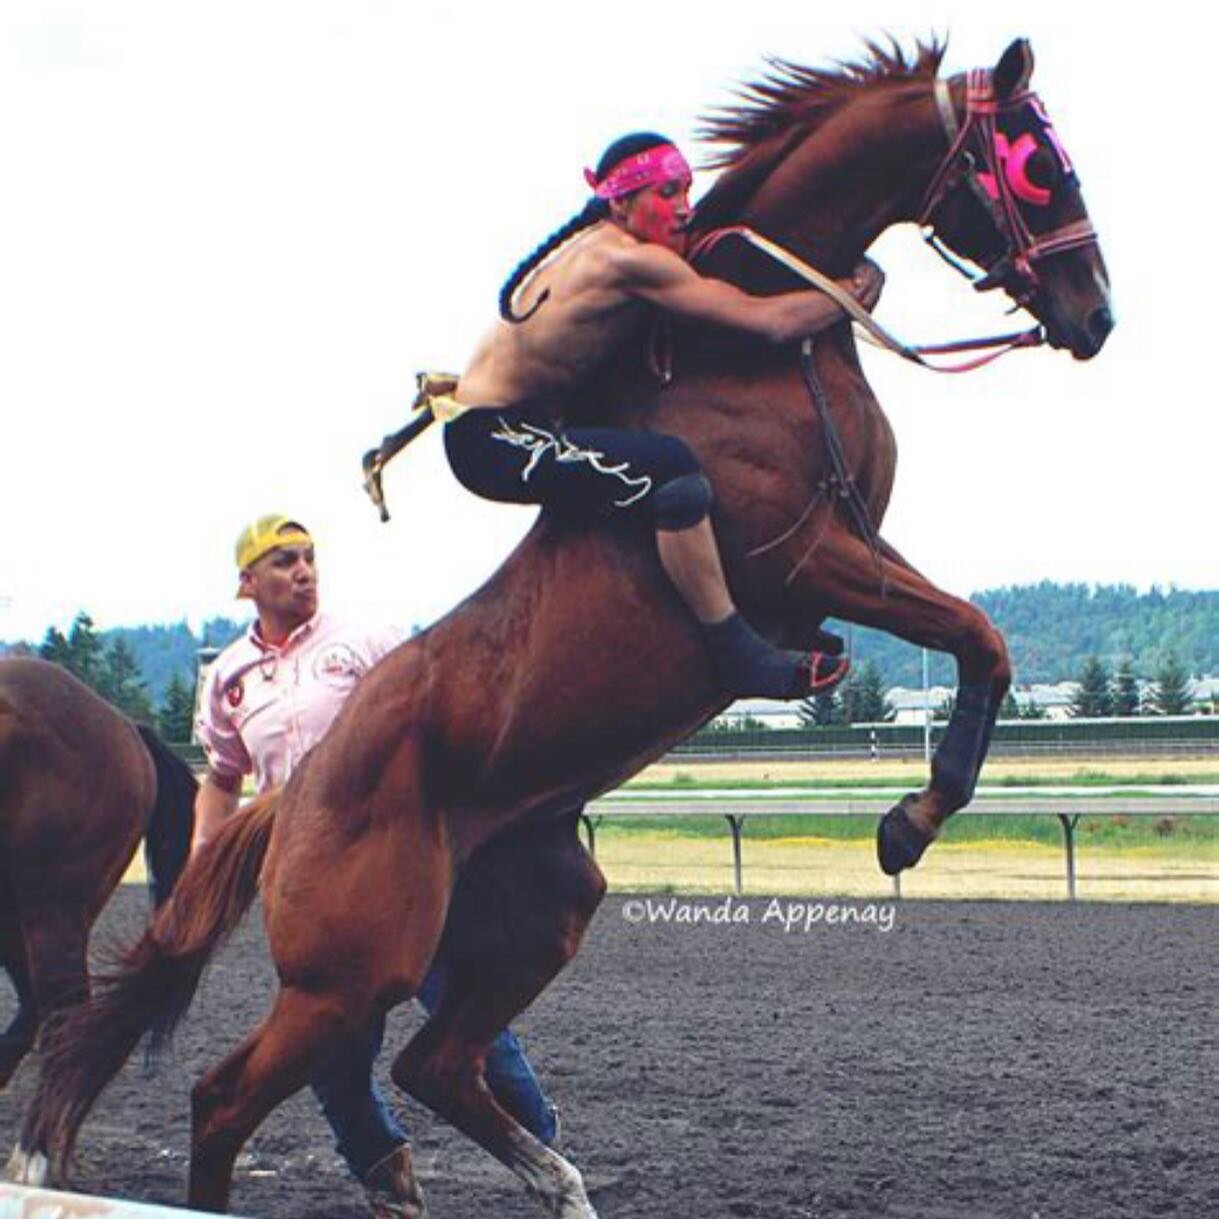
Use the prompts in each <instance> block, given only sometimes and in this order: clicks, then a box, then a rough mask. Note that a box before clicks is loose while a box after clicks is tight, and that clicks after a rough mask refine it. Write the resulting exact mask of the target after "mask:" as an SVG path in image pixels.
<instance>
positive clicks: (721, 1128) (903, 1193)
mask: <svg viewBox="0 0 1219 1219" xmlns="http://www.w3.org/2000/svg"><path fill="white" fill-rule="evenodd" d="M633 900H636V899H631V898H624V897H622V896H616V897H614V898H611V899H610V900H608V901H607V902H606V905H605V907H604V908H603V910H602V912H601V914H600V915H599V917H598V919H597V921H596V922H595V924H594V926H593V929H592V931H591V933H590V936H589V940H588V943H587V945H586V947H585V950H584V952H583V953H582V955H581V957H580V958H579V960H578V961H577V962H576V963H575V964H574V965H573V966H572V968H571V969H570V970H569V971H568V973H567V974H566V975H565V976H564V977H563V978H562V979H560V981H559V982H558V983H557V984H556V985H555V987H554V988H553V989H552V990H551V991H550V992H548V993H547V994H546V995H544V996H543V997H542V999H541V1000H539V1002H538V1003H537V1005H536V1006H535V1008H534V1009H533V1010H532V1011H531V1012H530V1013H528V1014H527V1015H526V1016H525V1017H524V1018H522V1019H521V1020H520V1021H519V1022H518V1024H517V1028H518V1031H520V1032H521V1033H522V1035H523V1036H524V1037H525V1039H526V1041H527V1042H528V1044H529V1047H530V1050H531V1053H532V1057H533V1058H534V1060H535V1062H536V1064H537V1066H538V1069H539V1071H540V1072H541V1074H542V1075H543V1076H544V1078H545V1079H546V1081H547V1083H548V1085H549V1089H550V1091H551V1093H552V1094H553V1095H554V1096H555V1098H556V1099H557V1100H558V1101H559V1103H560V1105H561V1106H562V1109H563V1114H564V1122H565V1131H566V1134H565V1146H566V1152H567V1154H568V1155H569V1156H570V1157H571V1158H572V1159H573V1160H574V1161H575V1162H576V1163H577V1164H578V1165H579V1166H580V1167H581V1169H582V1170H583V1171H584V1173H585V1177H586V1180H587V1182H588V1183H589V1185H590V1192H591V1195H592V1198H593V1201H594V1204H595V1205H596V1207H597V1210H598V1213H599V1215H600V1216H601V1219H645V1217H646V1219H721V1217H725V1216H728V1217H730V1216H759V1217H765V1219H787V1217H791V1219H797V1217H807V1216H816V1217H818V1219H830V1217H835V1219H836V1217H839V1216H842V1217H846V1216H850V1217H851V1219H855V1217H861V1216H868V1217H871V1216H884V1217H893V1219H950V1217H951V1219H1034V1217H1038V1219H1051V1216H1064V1217H1066V1216H1070V1217H1071V1219H1079V1217H1081V1216H1082V1217H1091V1216H1097V1217H1098V1219H1099V1217H1101V1216H1104V1217H1106V1219H1125V1217H1129V1219H1152V1217H1155V1216H1160V1215H1179V1216H1182V1217H1188V1219H1194V1217H1197V1216H1202V1215H1205V1214H1216V1213H1219V1164H1217V1160H1216V1155H1215V1153H1214V1151H1213V1150H1212V1149H1211V1135H1212V1134H1213V1131H1214V1130H1215V1129H1216V1128H1219V1103H1217V1101H1216V1092H1215V1087H1214V1081H1215V1072H1216V1055H1215V1051H1216V1044H1215V1043H1216V1033H1215V1026H1214V1008H1213V997H1214V989H1213V983H1214V974H1213V966H1214V947H1213V946H1214V944H1215V942H1216V931H1217V930H1219V911H1216V910H1215V909H1214V908H1213V907H1209V908H1207V907H1189V906H1118V905H1095V906H1090V905H1080V906H1076V907H1072V906H1070V905H1067V904H1065V903H1062V902H1054V903H1046V904H1038V903H1020V904H1011V905H1004V904H987V903H976V904H963V903H913V902H912V903H907V904H906V905H902V906H898V907H896V909H894V908H893V907H892V906H890V905H889V904H888V903H885V902H881V901H879V900H878V901H877V902H876V903H875V905H874V906H873V907H872V913H873V915H874V916H875V917H876V918H877V919H879V920H882V923H881V925H883V920H884V919H885V918H888V917H893V918H894V922H893V925H892V929H891V930H889V931H888V932H885V931H883V930H880V929H879V927H878V926H877V925H875V924H873V925H865V924H863V923H854V922H853V923H848V924H846V925H827V924H826V922H825V917H826V908H827V907H828V905H829V904H830V903H828V902H827V901H825V900H824V899H823V900H821V901H820V905H821V906H822V910H821V911H820V914H819V915H818V916H817V921H816V922H814V923H813V924H812V926H811V927H810V928H809V930H807V931H805V930H804V929H803V925H801V927H800V929H794V930H792V931H790V932H786V933H785V932H784V930H783V925H782V923H781V922H779V921H776V920H775V919H774V918H772V919H770V920H768V921H764V919H765V916H766V915H767V913H768V901H767V899H765V898H758V897H751V898H749V899H747V900H746V901H744V902H741V901H734V902H732V903H731V904H730V905H727V906H726V905H725V904H724V903H725V900H726V899H723V898H710V897H706V898H697V899H692V900H691V901H689V902H686V903H684V905H683V903H680V902H679V903H678V905H677V907H676V909H675V910H674V914H675V915H677V914H679V913H680V912H681V911H682V910H683V909H684V910H685V911H686V915H687V917H690V916H692V912H694V911H695V910H698V909H701V910H703V911H704V912H705V913H704V915H703V916H701V917H707V916H708V915H710V914H711V913H713V912H716V911H725V910H726V911H727V912H728V913H729V914H735V917H736V918H738V919H740V918H743V917H744V916H743V915H742V914H741V913H740V912H741V911H742V910H745V911H747V912H748V918H749V922H748V923H743V922H737V923H735V924H729V925H716V924H708V923H703V922H700V923H695V924H691V923H688V922H670V923H664V922H659V923H650V922H649V921H648V920H647V917H646V910H645V911H644V917H643V921H642V922H631V921H629V920H628V918H627V917H626V914H627V913H630V914H632V915H638V914H639V913H640V910H641V909H642V908H641V907H639V906H632V905H630V904H629V903H630V902H631V901H633ZM671 900H673V899H663V898H661V899H657V898H654V899H652V901H653V903H654V906H653V908H654V909H657V908H661V909H663V908H665V903H667V902H669V901H671ZM793 900H795V899H793ZM800 900H801V901H802V902H803V909H802V913H803V914H805V915H807V914H808V911H809V909H810V908H811V907H812V906H813V905H815V904H817V903H818V899H808V898H805V899H800ZM848 904H849V905H851V906H852V907H853V908H854V909H855V910H856V911H858V912H860V913H861V914H862V913H864V912H866V911H867V910H868V909H869V906H868V904H867V903H866V902H863V901H855V902H853V903H848ZM143 909H144V897H143V894H142V893H141V892H140V891H138V890H136V889H133V888H131V887H124V889H122V890H120V894H119V896H118V897H117V898H116V899H115V902H114V904H113V905H112V907H111V909H110V911H109V912H108V914H107V917H106V920H105V925H106V926H107V927H108V928H109V929H110V930H111V932H114V931H115V930H116V929H120V930H121V929H123V928H131V927H134V926H135V925H136V923H135V920H137V919H138V918H139V917H140V916H141V915H142V913H143ZM775 909H779V908H775ZM775 909H771V910H770V913H771V914H772V915H773V914H774V913H775ZM886 910H889V911H892V912H893V913H892V915H886V913H885V911H886ZM782 912H783V915H784V917H785V918H786V917H787V910H786V906H785V905H784V907H782ZM270 986H271V975H270V970H269V967H268V964H267V961H266V957H265V953H264V951H263V948H262V942H261V935H260V931H259V929H258V927H257V924H256V920H254V921H252V923H251V925H250V927H249V928H248V929H247V930H246V931H245V932H244V933H243V934H242V935H241V936H239V937H238V939H237V940H236V942H235V943H234V945H233V946H232V947H231V948H230V949H228V950H227V951H226V952H225V953H224V954H223V955H222V956H221V957H220V959H219V960H218V962H217V963H216V965H215V967H214V969H213V970H212V972H211V973H210V974H209V976H208V978H207V980H206V981H205V985H204V989H203V991H202V993H201V996H200V999H199V1001H198V1002H197V1004H196V1008H195V1010H194V1013H193V1015H192V1017H191V1018H190V1019H189V1020H188V1022H187V1024H186V1025H185V1027H184V1028H183V1030H182V1032H181V1034H180V1036H179V1039H178V1042H177V1052H176V1055H175V1057H174V1059H173V1060H172V1061H170V1062H167V1063H166V1064H165V1065H164V1066H163V1067H162V1069H161V1071H160V1073H159V1075H158V1077H157V1078H156V1079H155V1080H153V1079H149V1078H147V1077H146V1076H144V1075H143V1073H142V1071H141V1070H140V1069H139V1067H138V1064H132V1065H131V1066H129V1067H128V1069H127V1071H126V1072H124V1074H123V1075H122V1076H120V1078H119V1080H118V1081H117V1082H116V1084H115V1085H114V1086H113V1087H112V1089H111V1090H110V1091H109V1092H108V1093H107V1094H106V1095H105V1096H104V1097H103V1098H102V1102H101V1104H100V1106H99V1109H98V1110H97V1111H96V1113H95V1115H94V1118H93V1119H92V1121H91V1122H90V1123H89V1124H88V1125H87V1126H86V1128H85V1132H84V1135H83V1137H82V1149H81V1158H80V1164H79V1168H78V1173H77V1185H78V1187H79V1188H82V1189H85V1190H88V1191H90V1192H99V1193H109V1194H119V1195H122V1196H126V1197H131V1198H136V1199H141V1200H157V1201H165V1202H171V1203H180V1200H181V1199H182V1197H183V1187H184V1181H185V1153H186V1149H187V1100H188V1089H189V1086H190V1082H191V1080H192V1079H193V1078H194V1077H195V1075H196V1074H197V1072H198V1071H199V1070H201V1069H202V1068H203V1067H204V1066H205V1065H207V1064H210V1063H211V1062H213V1061H214V1060H215V1059H216V1058H217V1057H219V1056H220V1054H221V1053H222V1052H223V1051H224V1050H225V1049H227V1048H228V1047H230V1046H231V1045H232V1044H234V1042H235V1040H236V1039H237V1036H238V1034H239V1033H240V1032H242V1031H244V1030H245V1029H247V1028H248V1027H250V1026H251V1025H252V1024H253V1023H254V1022H255V1020H256V1019H257V1017H258V1015H259V1014H260V1013H261V1012H262V1011H263V1010H264V1008H265V1004H266V1001H267V997H268V995H269V990H270ZM11 1010H12V1000H11V995H9V994H6V993H3V992H0V1020H5V1021H7V1018H8V1016H9V1014H10V1013H11ZM413 1021H414V1017H413V1016H412V1015H410V1014H409V1013H400V1014H398V1015H396V1016H395V1020H394V1024H393V1026H392V1028H391V1035H390V1039H389V1042H388V1045H389V1046H391V1047H392V1046H395V1045H400V1044H402V1042H403V1041H404V1040H405V1038H406V1036H407V1035H408V1033H409V1030H410V1028H411V1027H412V1026H413ZM389 1057H390V1055H389V1053H388V1052H387V1054H386V1056H385V1059H384V1061H383V1063H382V1066H383V1068H384V1067H387V1065H388V1060H389ZM31 1083H32V1070H31V1068H30V1066H29V1064H27V1065H26V1066H25V1067H24V1068H23V1069H22V1071H21V1072H20V1074H19V1075H18V1077H17V1079H16V1080H15V1081H14V1083H13V1084H12V1086H11V1087H10V1089H9V1090H8V1091H7V1092H6V1093H5V1094H3V1096H0V1138H3V1139H7V1140H8V1141H9V1143H10V1145H11V1143H12V1141H13V1138H14V1135H15V1130H16V1125H17V1121H18V1115H19V1113H20V1105H21V1103H22V1102H23V1101H24V1099H25V1098H26V1096H28V1094H29V1091H30V1086H31ZM408 1121H409V1122H410V1124H411V1126H412V1128H413V1130H414V1132H415V1135H416V1143H417V1154H418V1156H419V1160H420V1164H421V1168H422V1176H423V1183H424V1187H425V1190H426V1191H427V1194H428V1200H429V1203H430V1213H431V1215H432V1216H433V1219H472V1217H474V1216H492V1215H493V1216H496V1219H518V1217H520V1219H533V1217H535V1216H537V1215H538V1214H539V1212H538V1211H537V1210H536V1208H535V1207H534V1205H533V1204H532V1203H531V1202H530V1201H529V1199H528V1198H527V1197H526V1196H525V1195H524V1194H523V1192H522V1190H521V1189H520V1187H519V1186H518V1185H517V1184H516V1182H515V1180H514V1179H513V1178H512V1177H510V1176H509V1175H508V1173H507V1172H506V1171H505V1170H503V1169H501V1168H500V1167H499V1165H497V1164H496V1163H494V1162H493V1161H491V1160H489V1159H488V1157H486V1156H485V1155H484V1153H482V1152H481V1151H480V1150H478V1149H477V1148H474V1147H473V1146H472V1145H470V1144H468V1143H466V1142H465V1141H464V1140H463V1139H462V1138H461V1137H460V1136H459V1135H456V1134H455V1133H453V1132H452V1131H450V1130H449V1129H448V1128H447V1127H444V1126H442V1125H440V1124H439V1123H436V1122H434V1121H432V1120H431V1119H430V1117H429V1115H427V1114H426V1113H424V1112H422V1111H420V1110H419V1109H418V1108H417V1107H416V1106H414V1105H413V1104H412V1105H411V1107H410V1108H409V1109H408ZM233 1206H234V1209H235V1212H236V1213H237V1214H240V1215H247V1216H257V1217H259V1219H271V1217H276V1219H279V1217H283V1219H289V1217H290V1219H361V1217H362V1216H363V1215H364V1214H365V1211H364V1208H363V1205H362V1198H361V1194H360V1191H359V1190H358V1189H357V1188H356V1186H355V1185H354V1183H352V1182H351V1181H349V1180H348V1179H347V1178H346V1177H345V1175H344V1173H343V1170H342V1168H341V1165H340V1164H339V1162H338V1161H337V1160H336V1158H335V1156H334V1154H333V1152H332V1151H331V1149H330V1142H329V1137H328V1131H327V1130H326V1128H325V1126H324V1124H323V1122H322V1120H321V1118H320V1117H319V1116H318V1115H317V1113H316V1111H315V1109H314V1106H313V1103H312V1101H311V1099H310V1098H308V1097H307V1096H299V1097H296V1098H294V1099H293V1100H292V1101H291V1102H289V1103H288V1104H286V1105H285V1106H283V1107H282V1108H281V1109H280V1110H279V1111H278V1112H277V1113H275V1114H274V1115H273V1116H272V1118H271V1119H270V1120H269V1121H268V1122H267V1124H266V1125H265V1126H264V1127H263V1129H262V1130H261V1131H260V1132H259V1134H258V1135H257V1136H256V1138H255V1141H254V1143H253V1144H252V1152H251V1154H250V1155H248V1156H247V1157H246V1159H245V1160H244V1161H243V1166H242V1169H241V1171H240V1173H239V1175H238V1179H237V1183H236V1190H235V1194H234V1200H233Z"/></svg>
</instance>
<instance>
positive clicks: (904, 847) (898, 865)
mask: <svg viewBox="0 0 1219 1219" xmlns="http://www.w3.org/2000/svg"><path fill="white" fill-rule="evenodd" d="M909 799H911V797H910V796H906V797H905V799H903V800H902V801H901V803H900V804H896V805H894V806H893V808H891V809H890V810H889V811H888V812H887V813H886V814H885V815H884V816H883V817H882V818H881V819H880V824H879V825H878V826H877V827H876V858H877V860H878V861H879V862H880V870H881V871H882V872H884V873H885V875H886V876H896V875H897V874H898V873H899V872H901V871H903V870H904V869H905V868H912V867H914V865H915V864H916V863H918V861H919V860H920V859H922V857H923V852H924V851H925V850H926V849H927V848H928V847H929V846H930V845H931V844H932V842H934V841H935V835H934V834H928V833H926V832H925V831H924V830H921V829H919V828H918V826H916V825H915V824H914V822H913V821H911V820H910V813H909V812H908V811H907V808H906V801H907V800H909Z"/></svg>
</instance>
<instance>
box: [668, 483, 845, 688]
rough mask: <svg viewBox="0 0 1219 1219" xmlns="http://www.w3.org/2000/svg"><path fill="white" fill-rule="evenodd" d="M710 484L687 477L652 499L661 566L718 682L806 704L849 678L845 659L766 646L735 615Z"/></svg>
mask: <svg viewBox="0 0 1219 1219" xmlns="http://www.w3.org/2000/svg"><path fill="white" fill-rule="evenodd" d="M711 503H712V494H711V484H710V483H709V482H708V481H707V479H706V477H705V476H704V475H703V474H701V473H691V474H683V475H680V476H679V477H677V478H674V479H672V480H670V481H668V482H666V483H664V484H663V485H662V486H660V487H659V488H658V489H657V491H656V492H655V495H654V496H653V498H652V510H653V513H654V514H655V517H656V548H657V551H658V553H659V555H660V562H661V566H663V567H664V569H665V573H666V574H667V575H668V577H669V579H670V580H671V581H672V582H673V586H674V587H675V588H676V589H677V591H678V592H679V593H680V594H681V596H682V599H683V600H684V601H685V603H686V604H687V605H688V606H689V607H690V610H691V612H692V613H693V614H694V616H695V617H696V618H697V619H698V621H699V625H700V626H701V627H702V628H703V635H704V637H705V638H706V640H707V646H708V648H709V649H710V651H711V657H712V660H713V662H714V664H715V670H716V676H717V678H718V680H719V683H720V685H721V686H722V687H723V689H724V691H725V692H726V693H728V694H732V695H734V696H735V697H737V698H744V697H755V698H756V697H765V698H805V697H807V696H808V695H810V694H813V693H819V692H821V691H823V690H827V689H830V688H831V687H833V686H834V685H836V684H837V683H838V682H839V681H841V680H842V678H843V677H844V676H845V675H846V672H847V667H848V663H847V661H846V660H845V659H844V658H841V657H838V656H830V655H826V654H825V653H823V652H792V651H786V650H784V649H781V648H776V647H773V646H772V645H771V644H769V643H767V641H766V640H765V639H763V638H762V637H761V636H760V635H759V634H758V633H757V632H756V631H755V630H754V629H753V627H751V626H750V625H749V623H748V622H746V621H745V619H744V618H742V617H741V615H740V614H739V613H738V612H737V608H736V605H735V604H734V603H733V600H732V594H731V593H730V592H729V591H728V582H727V580H726V579H725V578H724V566H723V563H722V561H721V559H720V551H719V546H718V545H717V543H716V540H715V532H714V530H713V529H712V527H711V517H710V511H711Z"/></svg>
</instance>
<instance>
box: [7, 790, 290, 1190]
mask: <svg viewBox="0 0 1219 1219" xmlns="http://www.w3.org/2000/svg"><path fill="white" fill-rule="evenodd" d="M277 804H278V792H273V793H269V794H268V795H266V796H263V797H260V798H259V799H257V800H255V801H253V802H251V803H250V804H249V805H247V806H246V807H245V808H244V809H242V810H240V811H239V812H237V813H235V814H234V815H233V816H232V817H230V818H229V820H228V821H227V822H226V823H225V824H224V825H223V826H222V827H221V830H220V832H219V833H218V834H217V835H216V836H215V838H213V839H212V840H211V842H210V843H209V845H208V847H207V849H206V850H204V851H203V852H201V853H200V854H199V855H197V856H196V857H195V858H194V859H193V860H192V861H191V863H190V866H189V867H188V868H187V869H186V870H185V871H184V872H183V874H182V877H181V879H180V880H179V882H178V885H177V887H176V888H175V889H174V892H173V895H172V896H171V897H170V899H169V900H168V901H167V902H166V903H165V905H164V907H163V908H162V909H161V910H160V911H159V912H158V913H157V915H156V917H155V918H154V919H153V922H152V925H151V926H150V927H149V929H148V930H147V931H146V932H145V933H144V936H143V938H142V939H140V940H139V942H138V943H137V944H135V946H134V947H132V948H131V949H129V950H128V951H127V952H126V953H125V954H124V955H123V956H122V957H121V958H120V960H119V961H118V963H117V964H116V966H115V967H114V968H113V969H112V970H110V971H108V972H104V973H102V974H101V975H99V976H98V977H97V978H95V980H94V986H93V997H92V998H91V999H89V1000H88V1001H87V1002H85V1003H83V1004H81V1005H80V1006H78V1007H75V1008H72V1009H69V1010H68V1011H67V1012H65V1013H64V1014H63V1015H62V1016H61V1017H59V1018H58V1019H56V1020H55V1021H53V1022H52V1024H51V1026H50V1027H49V1028H48V1029H46V1030H45V1031H44V1035H43V1045H42V1055H43V1064H42V1077H41V1080H40V1082H39V1085H38V1088H37V1091H36V1092H35V1095H34V1099H33V1101H32V1102H31V1104H30V1108H29V1112H28V1113H27V1115H26V1119H25V1125H24V1127H23V1130H22V1135H21V1150H22V1151H23V1152H24V1153H25V1154H26V1155H27V1156H30V1155H34V1154H38V1153H41V1154H44V1155H47V1154H53V1155H54V1157H55V1161H56V1164H57V1166H58V1168H59V1170H60V1171H61V1172H62V1170H64V1169H65V1168H66V1167H67V1165H68V1162H69V1161H70V1159H71V1156H72V1151H73V1148H74V1146H75V1143H76V1136H77V1133H78V1131H79V1130H80V1127H81V1123H82V1122H84V1120H85V1118H86V1117H87V1116H88V1113H89V1110H90V1109H91V1108H92V1107H93V1104H94V1102H95V1101H96V1100H97V1098H98V1096H99V1095H100V1094H101V1091H102V1089H103V1088H104V1087H105V1086H106V1084H108V1083H109V1082H110V1080H111V1079H113V1078H114V1076H115V1075H116V1074H118V1072H119V1070H120V1068H121V1067H122V1066H123V1064H124V1063H125V1062H126V1061H127V1059H128V1058H129V1057H130V1055H131V1052H132V1051H133V1050H134V1049H135V1047H136V1045H137V1044H138V1043H139V1041H140V1038H141V1037H143V1036H144V1034H145V1033H150V1034H151V1036H152V1040H151V1052H152V1053H153V1054H154V1055H155V1053H156V1051H157V1050H158V1049H159V1048H160V1047H161V1045H162V1044H163V1043H164V1042H165V1041H166V1040H167V1038H168V1037H169V1036H170V1035H171V1034H172V1032H173V1030H174V1027H175V1026H176V1025H177V1023H178V1021H179V1020H181V1018H182V1017H183V1016H184V1015H185V1014H186V1011H187V1009H188V1008H189V1007H190V1004H191V1000H192V999H193V998H194V995H195V991H196V990H197V989H198V986H199V981H200V979H201V978H202V976H203V971H204V969H205V968H206V966H207V963H208V961H209V960H210V959H211V957H212V955H213V954H214V953H215V951H216V949H217V948H219V947H220V945H221V944H222V943H223V942H224V941H225V940H226V939H227V938H228V937H229V936H230V935H231V934H232V932H233V931H234V930H235V929H236V928H237V925H238V924H239V923H240V922H241V920H242V918H243V916H244V915H245V913H246V911H247V910H248V909H249V908H250V905H251V904H252V902H253V901H254V898H255V896H256V894H257V892H258V878H259V873H260V871H261V868H262V862H263V859H264V858H265V856H266V853H267V847H268V845H269V843H270V840H271V831H272V827H273V823H274V817H275V810H276V806H277Z"/></svg>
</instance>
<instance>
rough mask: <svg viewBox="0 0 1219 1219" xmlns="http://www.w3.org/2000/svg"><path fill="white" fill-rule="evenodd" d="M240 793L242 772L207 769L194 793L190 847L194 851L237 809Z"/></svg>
mask: <svg viewBox="0 0 1219 1219" xmlns="http://www.w3.org/2000/svg"><path fill="white" fill-rule="evenodd" d="M240 796H241V776H240V775H235V776H230V775H222V774H219V773H218V772H217V771H214V770H209V771H208V772H207V774H206V776H205V777H204V779H203V782H202V783H200V784H199V792H198V794H197V795H196V796H195V833H194V837H192V839H191V844H190V850H191V854H192V855H193V854H194V853H195V852H196V851H197V850H199V848H200V847H201V846H203V845H204V843H206V842H207V841H209V839H212V838H214V837H215V836H216V831H217V830H219V829H220V827H221V826H222V825H223V824H224V823H225V822H226V821H227V820H228V819H229V818H230V817H231V816H232V815H233V814H234V813H235V812H236V811H237V803H238V800H239V799H240Z"/></svg>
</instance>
